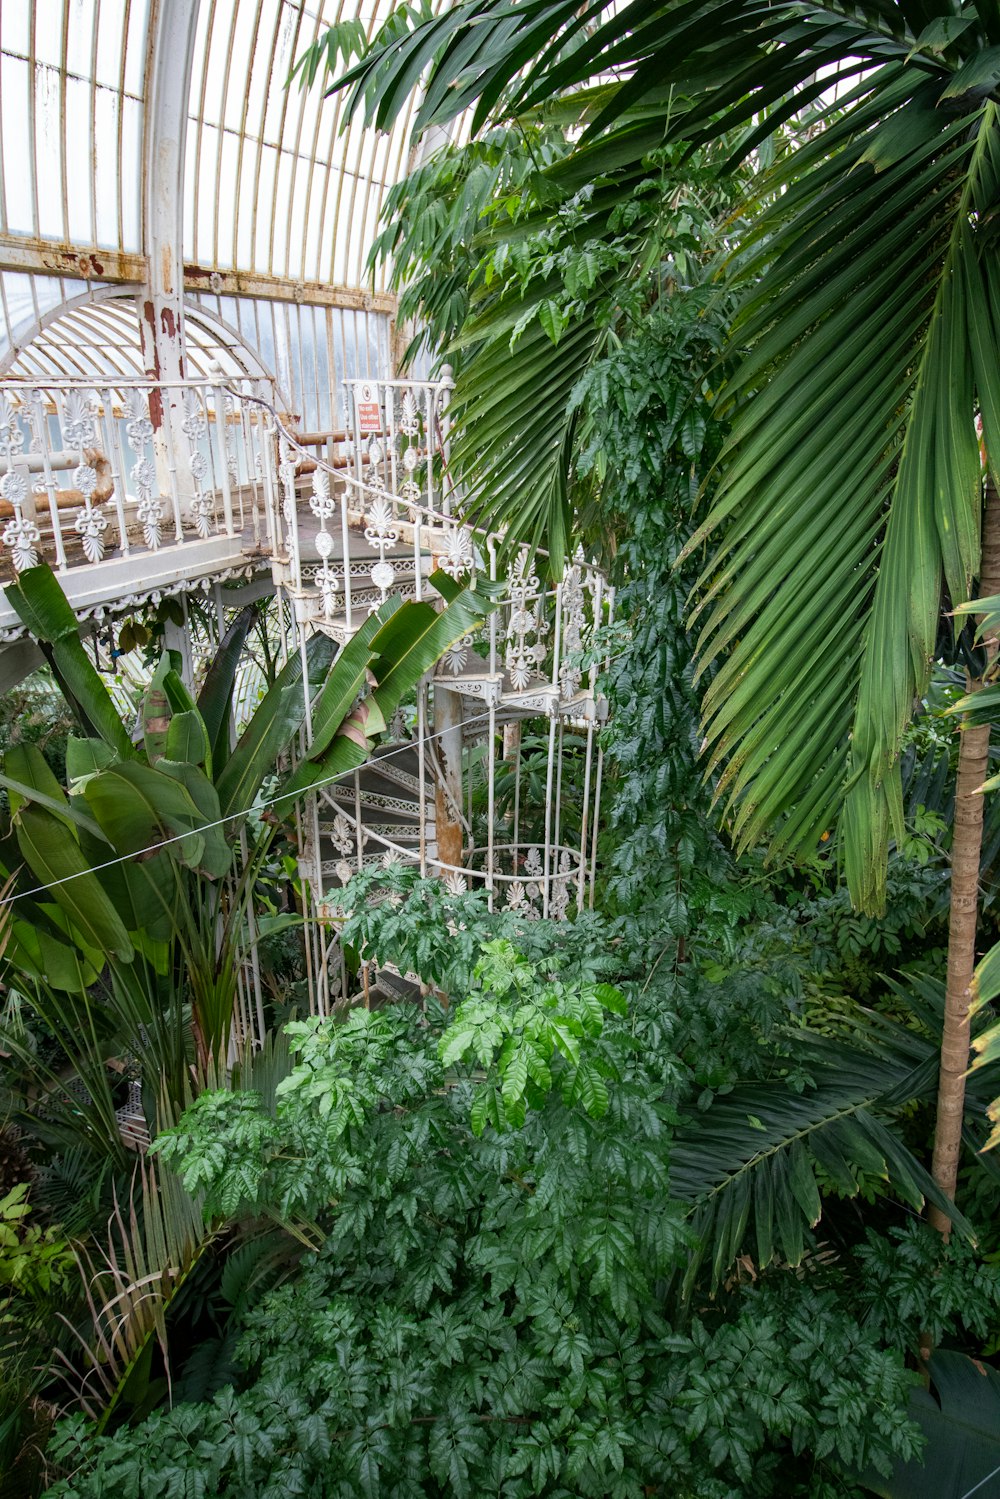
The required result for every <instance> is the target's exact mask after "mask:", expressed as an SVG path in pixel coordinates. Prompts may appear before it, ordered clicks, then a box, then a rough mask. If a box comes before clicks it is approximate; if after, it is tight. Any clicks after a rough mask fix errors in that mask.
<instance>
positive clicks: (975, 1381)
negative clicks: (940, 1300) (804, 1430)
mask: <svg viewBox="0 0 1000 1499" xmlns="http://www.w3.org/2000/svg"><path fill="white" fill-rule="evenodd" d="M930 1378H931V1387H930V1389H929V1390H923V1389H919V1390H915V1391H914V1392H913V1395H912V1396H911V1398H910V1415H911V1416H912V1418H913V1419H914V1420H915V1421H916V1422H917V1423H918V1425H919V1426H920V1428H921V1430H922V1431H923V1433H924V1436H925V1437H926V1438H927V1448H926V1451H925V1452H924V1454H923V1456H922V1460H921V1461H919V1462H911V1463H898V1464H897V1465H896V1467H895V1468H894V1470H893V1473H892V1476H891V1478H888V1479H886V1478H882V1477H880V1476H878V1475H876V1474H866V1475H865V1477H864V1483H865V1485H866V1486H867V1487H868V1488H870V1489H871V1491H872V1493H874V1494H881V1495H882V1496H883V1499H972V1496H973V1495H976V1496H979V1499H989V1496H990V1495H992V1494H993V1493H995V1492H996V1485H997V1480H998V1479H1000V1374H998V1373H997V1371H996V1370H995V1369H991V1368H990V1366H989V1365H988V1364H983V1363H980V1362H979V1360H978V1359H971V1358H967V1357H966V1355H965V1354H964V1353H952V1352H948V1351H947V1350H945V1349H941V1350H939V1351H938V1352H937V1353H935V1354H934V1356H933V1358H932V1359H931V1361H930Z"/></svg>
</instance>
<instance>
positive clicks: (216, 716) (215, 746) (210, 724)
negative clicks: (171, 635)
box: [198, 604, 254, 774]
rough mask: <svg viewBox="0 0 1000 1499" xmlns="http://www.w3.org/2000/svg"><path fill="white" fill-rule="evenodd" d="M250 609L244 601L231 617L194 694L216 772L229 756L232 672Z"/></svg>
mask: <svg viewBox="0 0 1000 1499" xmlns="http://www.w3.org/2000/svg"><path fill="white" fill-rule="evenodd" d="M253 618H254V609H253V606H252V605H250V604H248V605H247V607H246V608H245V609H242V610H241V611H240V613H239V614H238V615H237V616H236V618H235V619H234V620H233V622H232V624H231V625H230V626H229V629H228V630H227V631H226V633H225V635H224V636H223V637H222V640H221V641H220V642H219V649H218V650H217V651H216V653H215V655H214V656H213V658H212V662H211V665H210V666H209V668H208V671H207V673H206V675H205V682H204V685H203V686H202V689H201V692H200V693H199V694H198V711H199V713H200V714H201V716H202V718H203V719H204V722H205V728H206V730H207V732H208V737H209V741H210V743H211V747H212V756H211V758H212V764H213V765H214V766H215V767H216V774H218V771H219V770H221V768H222V766H223V765H224V764H225V763H226V760H227V758H228V756H229V729H230V719H231V717H232V711H233V689H234V686H235V682H236V672H237V669H238V667H239V663H240V657H241V656H242V654H243V647H244V645H245V644H246V638H247V635H248V634H249V631H250V626H251V625H252V624H253Z"/></svg>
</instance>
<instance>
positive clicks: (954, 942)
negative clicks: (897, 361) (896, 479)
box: [929, 479, 1000, 1240]
mask: <svg viewBox="0 0 1000 1499" xmlns="http://www.w3.org/2000/svg"><path fill="white" fill-rule="evenodd" d="M996 593H1000V496H998V494H997V490H996V486H995V485H994V483H993V481H992V479H987V481H986V503H985V507H984V512H983V546H982V563H981V566H980V574H979V597H980V598H986V597H988V596H989V595H991V594H996ZM995 653H996V645H995V643H994V644H992V645H991V646H990V655H991V656H993V655H995ZM982 685H983V681H982V678H975V679H970V680H969V683H968V686H969V691H970V692H975V691H976V690H977V689H978V688H980V687H981V686H982ZM989 748H990V730H989V725H988V724H986V725H984V726H982V727H967V728H963V729H962V731H961V735H960V737H959V749H958V778H957V782H956V786H955V827H954V834H953V837H952V846H951V910H950V913H949V918H948V979H947V986H946V989H945V1001H944V1027H943V1031H942V1035H941V1070H940V1075H939V1080H938V1103H937V1124H936V1128H935V1132H934V1157H933V1161H932V1164H931V1174H932V1176H933V1177H934V1180H935V1182H936V1183H937V1185H938V1186H939V1187H940V1188H941V1190H942V1191H943V1192H946V1193H947V1195H948V1196H949V1197H950V1198H952V1200H954V1197H955V1189H956V1186H957V1183H958V1164H959V1157H960V1155H961V1150H962V1120H963V1117H964V1113H965V1074H966V1072H967V1071H968V1068H969V1006H970V1004H971V1001H972V995H971V984H972V975H973V971H974V969H975V966H976V918H977V916H978V912H979V865H980V858H981V855H982V845H983V797H982V795H981V794H980V793H979V787H980V786H981V785H982V784H983V782H984V781H985V779H986V775H987V768H986V767H987V757H988V754H989ZM929 1219H930V1222H931V1224H932V1225H933V1227H934V1228H936V1229H937V1230H938V1232H939V1233H940V1234H941V1235H942V1237H943V1238H944V1239H945V1240H947V1238H948V1236H949V1235H950V1233H951V1219H950V1218H949V1217H948V1216H947V1215H946V1214H945V1213H942V1212H941V1211H940V1209H938V1208H934V1207H932V1208H931V1210H930V1213H929Z"/></svg>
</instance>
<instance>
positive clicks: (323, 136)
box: [0, 0, 449, 430]
mask: <svg viewBox="0 0 1000 1499" xmlns="http://www.w3.org/2000/svg"><path fill="white" fill-rule="evenodd" d="M393 3H394V0H0V377H2V376H3V375H15V374H16V375H18V376H20V377H21V378H26V377H33V376H35V375H37V376H39V377H40V378H58V377H59V375H60V374H61V375H63V376H64V377H72V376H78V375H80V374H83V375H85V376H87V377H89V376H90V375H91V374H93V375H95V376H101V375H106V376H110V375H112V374H114V373H116V372H117V373H120V374H122V375H123V376H124V375H126V374H133V375H141V374H142V373H143V368H144V366H143V360H142V354H141V347H140V339H139V324H138V314H137V301H136V299H137V298H140V299H141V297H142V296H148V295H149V292H148V291H145V290H144V288H145V287H147V286H148V285H149V283H150V279H151V278H150V275H149V271H150V265H151V260H150V255H151V253H152V251H153V248H154V242H153V240H152V239H151V237H150V235H151V230H150V228H149V226H148V225H146V224H145V223H144V202H145V199H146V186H147V184H146V175H147V173H148V172H151V171H152V172H154V173H155V172H157V171H159V158H158V156H157V146H158V144H159V143H158V141H157V138H156V131H157V129H158V124H157V112H158V110H159V108H160V105H159V103H158V102H157V100H158V98H162V97H164V95H165V94H166V96H168V97H169V98H170V101H171V103H172V105H173V106H174V109H175V112H176V114H177V117H178V120H184V121H185V124H184V126H183V128H184V129H185V131H186V134H185V143H184V156H183V171H182V181H181V185H180V193H179V197H178V198H177V199H176V201H175V202H174V207H175V209H176V213H177V222H178V223H179V225H180V233H181V236H182V241H183V259H184V292H185V307H184V313H183V321H182V328H183V343H184V355H183V359H184V369H185V371H186V373H188V374H189V375H191V376H193V377H197V376H199V375H201V374H204V373H207V371H208V368H209V366H210V365H211V364H213V363H216V362H222V363H223V364H225V363H226V350H227V348H228V349H230V350H231V357H232V359H233V360H235V363H236V368H237V369H238V368H243V367H245V365H246V359H247V357H249V358H250V360H251V361H253V359H254V357H255V356H256V358H257V360H258V362H259V366H260V368H261V369H262V370H263V371H266V372H268V373H269V374H273V375H274V376H275V377H276V379H277V382H278V388H279V390H282V391H284V392H286V393H287V399H288V402H289V409H290V410H294V411H296V412H298V413H299V415H300V419H301V420H302V421H303V422H304V423H305V424H306V427H307V428H308V429H310V430H325V429H326V428H328V427H331V426H332V427H337V426H338V425H339V424H341V423H342V421H343V407H342V394H341V391H340V384H341V382H342V381H343V379H344V378H345V376H351V375H354V374H367V375H373V376H378V375H381V376H387V375H389V374H391V373H393V370H392V349H393V338H392V321H391V320H392V316H393V313H394V310H395V298H394V297H393V296H391V295H389V294H388V292H387V287H386V270H385V268H384V267H380V268H379V270H378V272H377V274H376V277H375V279H374V281H373V279H372V276H371V273H370V272H368V270H367V258H368V252H369V248H370V246H371V243H372V241H373V239H374V237H375V234H376V231H377V226H378V220H379V214H380V211H381V208H382V205H383V203H384V199H385V194H386V191H387V189H388V187H389V186H390V185H391V184H392V183H394V182H396V181H398V180H399V178H400V177H402V176H403V175H404V174H405V172H406V170H407V167H408V165H409V160H410V150H411V141H410V133H411V124H412V118H413V115H412V110H413V108H414V107H415V102H414V101H411V108H410V111H409V112H407V113H405V114H404V115H403V116H402V117H401V118H400V119H399V121H398V122H397V124H396V126H395V127H394V129H393V130H392V132H391V133H390V134H388V135H380V134H377V133H376V132H375V131H373V130H368V129H366V128H364V126H363V125H361V124H360V123H359V122H354V123H352V124H351V125H350V126H349V127H347V128H344V101H343V96H342V95H336V96H333V97H330V98H326V97H324V93H323V87H322V84H321V83H317V84H316V85H315V86H313V87H311V88H308V89H305V90H303V89H300V88H299V85H298V81H297V80H296V81H294V82H293V83H292V84H291V86H287V81H288V78H289V74H290V72H291V69H292V66H293V64H294V63H295V61H296V60H297V58H298V57H300V56H301V54H302V53H303V51H304V50H305V49H306V47H308V46H309V45H310V44H311V43H312V42H313V41H314V40H315V39H316V38H317V36H319V35H320V34H322V32H323V31H324V30H325V29H326V28H327V27H328V26H330V25H333V24H336V23H337V22H339V21H344V20H360V21H361V22H362V24H363V25H364V28H365V30H366V32H367V34H368V35H369V36H371V35H373V34H374V32H375V31H376V30H377V29H378V28H379V27H380V26H381V24H382V22H383V21H384V20H385V18H386V16H387V15H388V14H389V11H390V9H391V7H392V4H393ZM433 3H434V4H435V6H437V5H441V4H447V3H449V0H433ZM189 36H190V38H191V45H190V55H189V56H188V55H185V44H186V39H187V38H188V37H189ZM158 49H161V50H160V52H159V53H158ZM154 79H157V80H158V83H157V84H156V85H155V86H154V82H153V80H154ZM164 80H166V81H165V82H164ZM171 90H173V92H172V93H171V92H170V91H171ZM185 99H186V117H185V109H184V105H185ZM174 128H175V129H176V128H180V127H178V126H175V127H174ZM151 185H152V187H154V188H155V189H156V190H157V192H159V190H160V188H161V187H162V183H161V182H160V180H159V179H158V178H157V177H154V178H153V179H152V183H151ZM172 201H173V200H172ZM157 211H158V212H159V209H158V210H157ZM158 263H159V262H157V264H158ZM220 349H221V350H222V355H221V356H220V353H219V351H220ZM240 351H242V352H240ZM234 372H236V371H235V370H234ZM254 372H256V371H254Z"/></svg>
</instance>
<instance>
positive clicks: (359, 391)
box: [354, 380, 382, 437]
mask: <svg viewBox="0 0 1000 1499" xmlns="http://www.w3.org/2000/svg"><path fill="white" fill-rule="evenodd" d="M354 406H355V410H356V411H357V415H358V435H359V437H364V436H365V435H366V434H367V433H371V432H381V430H382V405H381V402H380V401H379V398H378V385H377V384H376V382H375V381H374V380H362V381H360V382H359V384H357V385H356V386H355V387H354Z"/></svg>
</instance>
